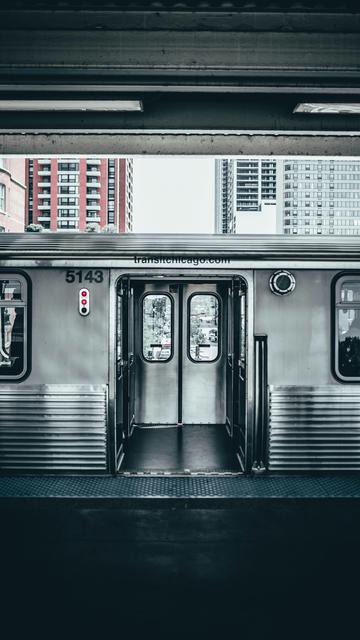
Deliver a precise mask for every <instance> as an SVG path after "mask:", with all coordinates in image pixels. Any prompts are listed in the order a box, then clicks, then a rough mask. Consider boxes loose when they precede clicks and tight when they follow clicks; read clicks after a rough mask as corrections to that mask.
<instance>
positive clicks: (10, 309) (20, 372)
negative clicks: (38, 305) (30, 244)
mask: <svg viewBox="0 0 360 640" xmlns="http://www.w3.org/2000/svg"><path fill="white" fill-rule="evenodd" d="M27 295H28V291H27V282H26V280H25V278H24V277H23V276H20V275H18V274H6V275H5V274H4V273H2V274H1V275H0V379H2V380H4V379H10V380H11V379H13V380H18V379H19V378H22V377H23V376H24V374H25V373H26V369H27V365H28V358H27V352H26V344H27V326H28V319H27Z"/></svg>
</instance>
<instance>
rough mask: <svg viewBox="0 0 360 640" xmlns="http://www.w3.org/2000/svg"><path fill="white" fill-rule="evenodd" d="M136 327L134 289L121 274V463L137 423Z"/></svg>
mask: <svg viewBox="0 0 360 640" xmlns="http://www.w3.org/2000/svg"><path fill="white" fill-rule="evenodd" d="M134 342H135V327H134V290H133V288H132V286H131V283H130V279H129V278H122V279H121V280H120V281H119V283H118V287H117V358H116V361H117V362H116V367H117V385H116V386H117V392H116V415H117V419H116V442H117V445H116V449H117V466H118V467H119V466H120V463H121V458H122V455H123V447H124V442H125V440H126V439H127V438H128V437H129V435H130V434H131V431H132V429H133V424H134V403H135V393H134V385H135V356H134Z"/></svg>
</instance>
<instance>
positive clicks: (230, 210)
mask: <svg viewBox="0 0 360 640" xmlns="http://www.w3.org/2000/svg"><path fill="white" fill-rule="evenodd" d="M215 176H216V196H215V200H216V207H215V230H216V232H217V233H275V232H276V196H277V177H276V176H277V173H276V160H274V159H273V158H240V159H238V160H232V159H229V160H228V159H225V160H215Z"/></svg>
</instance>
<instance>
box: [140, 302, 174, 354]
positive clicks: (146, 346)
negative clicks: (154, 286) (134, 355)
mask: <svg viewBox="0 0 360 640" xmlns="http://www.w3.org/2000/svg"><path fill="white" fill-rule="evenodd" d="M142 328H143V346H142V354H143V358H144V360H147V361H148V362H168V361H169V360H170V359H171V357H172V348H173V339H172V336H173V304H172V298H170V296H169V295H168V294H166V293H161V294H159V293H156V294H154V293H148V294H146V295H145V296H144V297H143V300H142Z"/></svg>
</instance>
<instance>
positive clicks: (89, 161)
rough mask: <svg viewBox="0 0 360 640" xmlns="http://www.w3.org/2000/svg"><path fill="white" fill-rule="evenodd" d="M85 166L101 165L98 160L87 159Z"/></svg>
mask: <svg viewBox="0 0 360 640" xmlns="http://www.w3.org/2000/svg"><path fill="white" fill-rule="evenodd" d="M86 164H87V165H90V164H97V165H99V164H101V160H99V159H98V158H89V159H88V160H87V161H86Z"/></svg>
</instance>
